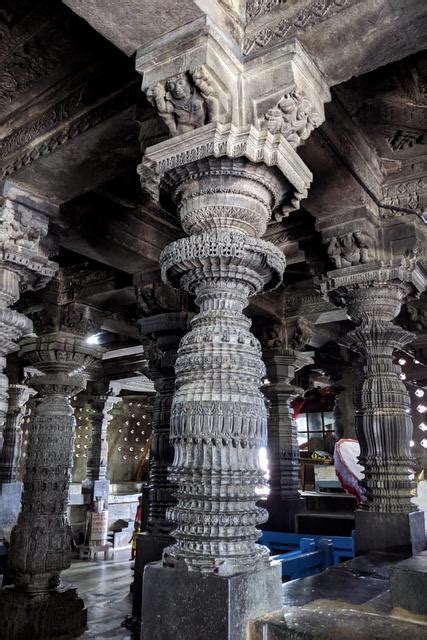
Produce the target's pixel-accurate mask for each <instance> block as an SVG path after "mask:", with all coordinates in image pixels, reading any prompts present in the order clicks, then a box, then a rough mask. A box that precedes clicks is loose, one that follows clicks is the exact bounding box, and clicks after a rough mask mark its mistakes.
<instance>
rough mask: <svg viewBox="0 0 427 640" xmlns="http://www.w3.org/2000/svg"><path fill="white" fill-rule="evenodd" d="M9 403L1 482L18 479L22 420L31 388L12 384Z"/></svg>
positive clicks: (0, 472)
mask: <svg viewBox="0 0 427 640" xmlns="http://www.w3.org/2000/svg"><path fill="white" fill-rule="evenodd" d="M8 395H9V405H8V410H7V414H6V423H5V428H4V433H3V449H2V451H1V453H0V483H14V482H17V480H18V472H19V462H20V459H21V441H22V431H21V422H22V418H23V416H24V412H25V405H26V403H27V400H28V398H29V397H30V395H31V389H30V388H29V387H27V385H25V384H11V385H9V390H8Z"/></svg>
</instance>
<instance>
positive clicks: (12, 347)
mask: <svg viewBox="0 0 427 640" xmlns="http://www.w3.org/2000/svg"><path fill="white" fill-rule="evenodd" d="M6 191H7V192H8V195H7V196H6V195H4V196H0V431H2V428H3V424H4V420H5V417H6V413H7V399H8V396H7V389H8V380H7V377H6V375H5V374H4V369H5V367H6V356H7V354H8V353H11V352H13V351H16V350H17V349H18V345H17V341H18V340H19V338H21V337H22V336H25V335H28V334H29V333H31V331H32V328H33V326H32V323H31V321H30V320H29V319H28V318H26V317H25V316H24V315H22V314H21V313H18V312H17V311H15V310H12V309H10V307H11V306H12V305H13V304H14V303H15V302H17V300H18V299H19V296H20V292H21V291H24V290H25V289H39V288H41V287H43V286H44V285H45V284H46V283H47V282H48V281H49V280H50V278H51V277H52V276H53V274H54V273H55V271H56V269H57V265H56V264H55V263H52V262H50V261H49V260H48V258H47V257H46V255H45V254H44V252H43V250H42V248H41V241H42V240H43V238H44V237H45V236H46V234H47V232H48V216H47V215H46V214H45V213H44V212H43V211H42V210H41V209H42V208H43V207H44V203H41V202H38V201H37V203H35V202H33V199H31V198H30V196H29V194H24V195H22V194H20V193H19V192H18V191H17V190H15V189H13V188H9V189H6V187H5V192H6ZM23 201H24V202H25V204H23Z"/></svg>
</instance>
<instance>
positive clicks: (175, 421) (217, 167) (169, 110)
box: [136, 21, 329, 640]
mask: <svg viewBox="0 0 427 640" xmlns="http://www.w3.org/2000/svg"><path fill="white" fill-rule="evenodd" d="M189 36H191V37H189ZM226 42H227V41H226V39H224V37H223V34H222V33H221V32H220V30H219V29H218V28H217V27H216V26H215V25H214V24H213V23H209V25H208V24H202V21H200V22H199V21H196V22H194V23H192V24H189V25H186V28H185V29H184V30H177V31H175V32H174V33H173V34H169V35H168V37H167V38H164V39H159V41H157V42H156V43H151V44H150V46H148V47H147V48H146V49H144V50H141V51H139V52H138V54H137V62H136V66H137V69H138V71H140V72H142V73H143V90H144V91H146V92H147V98H148V100H149V101H150V102H151V104H152V105H153V106H154V108H155V109H156V110H157V112H158V114H159V116H160V117H161V118H162V119H163V120H164V122H165V124H166V125H167V127H168V128H169V131H170V133H171V136H172V139H171V140H166V141H164V142H162V143H160V144H158V145H156V146H154V147H149V148H148V149H147V150H146V152H145V155H144V158H143V160H142V163H141V165H140V167H139V173H140V175H141V184H142V187H143V189H144V190H145V191H146V192H148V193H150V194H151V196H152V197H154V198H155V199H159V200H160V202H161V204H163V205H164V206H165V207H166V208H169V209H171V210H172V211H173V212H174V213H176V214H177V216H178V218H179V220H180V222H181V226H182V229H183V231H184V233H185V234H186V236H187V237H184V238H181V239H179V240H177V241H176V242H173V243H172V244H170V245H169V246H167V247H166V248H165V249H164V250H163V252H162V254H161V258H160V265H161V272H162V278H163V281H164V282H165V283H167V284H170V285H171V286H172V287H175V288H177V289H181V290H184V291H185V292H186V293H188V294H189V295H191V296H194V297H195V304H196V306H197V307H198V313H197V314H196V316H195V317H194V318H193V320H192V328H191V331H190V332H189V333H187V334H186V335H185V336H184V337H183V339H182V340H181V344H180V347H179V350H178V357H177V360H176V365H175V373H176V392H175V396H174V399H173V402H172V407H171V423H170V430H171V443H172V445H173V447H174V459H173V462H172V464H171V467H170V474H169V480H170V482H172V483H175V484H176V485H177V490H176V498H177V503H176V504H175V505H173V506H171V507H170V508H169V509H168V511H167V518H168V519H169V520H170V521H171V522H172V523H173V530H172V536H173V538H174V539H175V542H174V544H172V545H171V546H169V547H168V548H167V549H165V551H164V554H163V563H162V564H158V565H150V566H148V567H146V569H145V575H144V595H143V608H142V622H143V625H142V626H143V637H144V640H148V639H149V640H172V638H173V640H184V638H185V639H187V638H188V637H202V636H203V637H204V638H206V640H213V639H214V638H215V640H218V639H220V640H225V639H227V640H231V639H232V640H245V639H246V638H247V637H248V634H249V621H250V620H251V619H253V618H255V617H256V616H258V615H262V614H265V613H267V612H269V611H272V610H274V609H279V608H280V607H281V577H280V570H279V568H278V567H277V566H275V565H272V564H271V563H270V558H269V551H268V549H267V548H266V547H263V546H261V545H259V544H257V540H258V538H259V536H260V531H259V530H258V529H257V526H259V525H261V524H263V523H264V522H265V521H266V520H267V517H268V515H267V512H266V510H265V509H262V508H260V507H259V506H258V505H257V499H258V496H257V493H256V489H257V487H258V486H259V485H260V484H262V483H263V471H262V469H261V466H260V456H259V454H260V449H261V447H263V446H266V444H267V412H266V407H265V401H264V397H263V394H262V393H261V391H260V384H261V380H262V378H264V376H265V367H264V364H263V362H262V359H261V348H260V344H259V342H258V340H257V339H256V338H255V337H254V335H253V334H252V333H251V331H250V327H251V322H250V320H249V319H248V318H247V316H246V315H245V314H244V309H245V308H246V307H247V305H248V301H249V298H250V297H251V296H254V295H256V294H258V293H260V292H262V291H263V290H269V289H273V288H275V287H276V286H278V285H279V284H280V283H281V281H282V276H283V271H284V268H285V258H284V255H283V253H282V251H281V250H279V249H277V247H275V246H274V245H273V244H271V243H269V242H267V241H265V240H262V239H261V237H262V235H263V234H264V233H265V231H266V229H267V225H268V223H269V220H270V219H271V217H272V216H273V215H274V217H275V218H276V219H277V220H280V219H281V218H282V217H283V215H286V213H287V212H289V211H291V210H294V209H296V208H298V207H299V202H300V200H301V198H303V197H304V195H305V194H306V193H307V189H308V186H309V184H310V181H311V175H310V173H309V171H308V169H307V167H306V166H305V165H304V163H303V162H302V161H301V159H300V158H299V156H298V155H297V153H296V152H295V147H296V146H298V144H300V143H301V141H302V140H305V139H306V138H307V137H308V136H309V135H310V132H311V131H312V129H313V128H314V127H315V126H317V125H318V124H320V122H321V121H322V119H323V102H324V101H325V100H326V99H328V97H329V92H328V89H327V87H326V86H325V85H324V82H323V80H322V78H321V76H320V74H319V73H318V70H317V68H316V67H315V65H314V64H313V62H312V61H311V60H310V59H309V58H308V57H307V56H306V54H305V52H303V50H302V48H301V47H300V46H299V45H298V44H297V43H293V44H292V45H291V46H290V47H289V49H288V50H287V53H286V55H284V53H283V51H281V52H280V54H277V53H271V55H268V56H266V57H264V56H261V57H260V58H259V59H254V60H251V61H248V62H247V63H246V62H242V58H241V57H240V56H239V55H238V52H236V50H231V49H230V48H229V47H228V45H227V44H226ZM237 594H238V595H237ZM165 603H167V605H166V606H167V609H168V615H167V616H163V617H162V611H164V607H165ZM207 611H209V614H208V615H206V612H207ZM177 619H178V620H180V624H179V625H177V624H176V620H177ZM159 620H160V621H161V623H160V624H159Z"/></svg>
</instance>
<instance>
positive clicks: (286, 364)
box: [264, 349, 312, 531]
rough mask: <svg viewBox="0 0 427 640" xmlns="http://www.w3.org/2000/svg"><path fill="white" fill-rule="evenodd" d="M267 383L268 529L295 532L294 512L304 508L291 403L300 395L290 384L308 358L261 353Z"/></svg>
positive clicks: (284, 352)
mask: <svg viewBox="0 0 427 640" xmlns="http://www.w3.org/2000/svg"><path fill="white" fill-rule="evenodd" d="M264 360H265V364H266V369H267V378H268V381H269V384H268V385H266V386H265V387H264V393H265V395H266V396H267V398H268V399H269V401H270V416H269V423H268V449H267V450H268V462H269V471H270V493H269V496H268V500H267V508H268V512H269V519H268V522H267V523H266V524H265V528H266V529H267V530H272V531H294V530H295V516H296V513H298V512H299V511H302V510H303V508H304V503H303V500H302V499H301V496H300V494H299V488H300V462H299V447H298V429H297V425H296V422H295V420H294V418H293V412H292V408H291V406H290V405H291V403H292V401H293V400H294V399H295V398H296V397H297V396H298V395H300V394H302V393H303V391H302V389H299V388H298V387H296V386H295V385H293V384H291V381H292V380H293V378H294V377H295V373H296V371H297V370H298V369H300V368H301V367H303V366H305V365H307V364H310V363H311V362H312V360H311V358H310V357H309V356H307V355H306V354H304V353H303V352H301V351H297V350H294V349H282V350H281V351H272V350H265V351H264Z"/></svg>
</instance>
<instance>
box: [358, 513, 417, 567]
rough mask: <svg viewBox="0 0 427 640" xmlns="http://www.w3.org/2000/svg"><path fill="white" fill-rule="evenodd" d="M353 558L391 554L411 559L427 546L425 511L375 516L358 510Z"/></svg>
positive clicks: (378, 514) (376, 514) (377, 514)
mask: <svg viewBox="0 0 427 640" xmlns="http://www.w3.org/2000/svg"><path fill="white" fill-rule="evenodd" d="M355 517H356V555H361V554H363V553H369V551H379V550H381V551H393V552H397V553H401V554H402V555H405V556H411V555H414V554H416V553H419V552H420V551H423V550H424V549H425V546H426V531H425V524H424V512H423V511H413V512H412V513H377V512H374V511H362V510H361V509H359V510H357V511H356V513H355Z"/></svg>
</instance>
